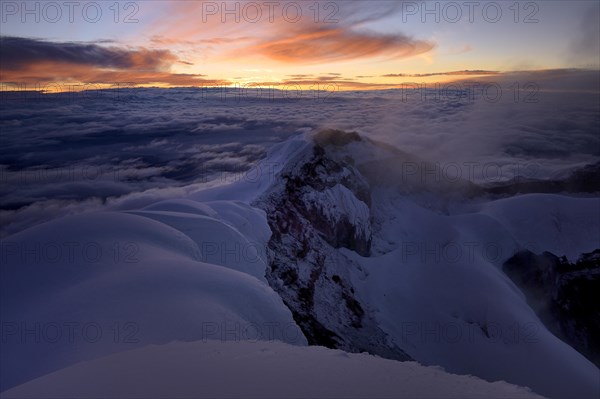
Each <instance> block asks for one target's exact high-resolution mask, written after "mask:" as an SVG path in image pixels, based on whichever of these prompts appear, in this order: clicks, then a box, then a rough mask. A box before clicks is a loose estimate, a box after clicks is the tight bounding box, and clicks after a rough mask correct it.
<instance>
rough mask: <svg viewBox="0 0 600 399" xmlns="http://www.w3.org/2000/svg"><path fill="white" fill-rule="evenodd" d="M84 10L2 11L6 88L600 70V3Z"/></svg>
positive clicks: (35, 6) (376, 83)
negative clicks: (52, 85)
mask: <svg viewBox="0 0 600 399" xmlns="http://www.w3.org/2000/svg"><path fill="white" fill-rule="evenodd" d="M490 3H491V4H490ZM73 4H74V5H73V6H72V8H70V6H66V5H65V3H64V2H60V1H59V2H43V1H42V2H39V1H37V2H36V1H28V2H22V1H18V2H10V1H7V2H2V6H1V7H2V9H1V12H2V16H1V20H2V60H1V65H0V69H1V71H0V74H1V76H0V81H1V82H2V83H5V84H6V83H11V82H13V83H14V82H17V83H26V84H36V83H37V84H44V83H48V82H65V83H66V82H69V83H76V84H111V83H116V82H127V83H132V84H135V85H143V86H214V85H235V84H241V85H244V84H256V85H277V86H281V85H295V84H300V85H311V84H316V83H319V84H333V85H336V86H338V87H339V89H341V90H343V89H377V88H390V87H394V86H396V85H398V84H399V83H402V82H444V81H449V80H455V79H464V78H466V77H472V76H482V75H485V76H489V75H492V74H497V73H506V72H510V71H524V70H540V69H562V68H583V69H598V68H599V66H600V60H599V59H598V46H599V43H598V26H599V13H600V11H599V10H600V9H599V6H598V2H596V1H543V2H542V1H538V2H520V3H514V2H512V1H497V2H472V3H466V2H455V3H452V2H433V1H428V2H398V1H354V2H350V1H338V2H328V1H320V2H314V1H310V2H301V1H297V2H289V1H285V2H282V1H272V2H266V1H257V2H248V1H242V2H226V3H223V2H221V1H219V2H202V1H169V2H168V1H137V2H127V1H121V2H119V3H118V7H117V6H115V2H114V1H107V2H97V3H93V2H73ZM469 4H471V5H469ZM515 4H516V5H515ZM117 8H118V12H117ZM259 9H260V10H259ZM317 10H318V13H317V12H316V11H317ZM236 19H237V20H236ZM36 20H37V21H36Z"/></svg>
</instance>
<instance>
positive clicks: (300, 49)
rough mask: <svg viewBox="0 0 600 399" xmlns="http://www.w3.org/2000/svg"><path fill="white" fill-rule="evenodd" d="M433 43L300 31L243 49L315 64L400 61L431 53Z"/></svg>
mask: <svg viewBox="0 0 600 399" xmlns="http://www.w3.org/2000/svg"><path fill="white" fill-rule="evenodd" d="M433 47H434V44H433V43H430V42H427V41H422V40H415V39H413V38H410V37H408V36H405V35H401V34H396V35H384V34H376V33H370V32H355V31H352V30H351V29H348V28H341V27H336V28H327V27H316V29H314V30H312V31H310V30H307V29H303V30H300V31H298V32H297V33H296V34H293V35H291V36H288V37H286V38H283V39H276V40H267V41H264V42H262V43H260V44H258V45H255V46H253V47H250V48H248V49H247V51H248V52H250V53H252V54H260V55H263V56H266V57H268V58H271V59H274V60H277V61H280V62H286V63H318V62H331V61H344V60H349V59H357V58H365V57H376V56H385V57H388V58H404V57H409V56H413V55H418V54H422V53H424V52H427V51H429V50H431V49H432V48H433Z"/></svg>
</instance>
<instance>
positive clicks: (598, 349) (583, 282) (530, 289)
mask: <svg viewBox="0 0 600 399" xmlns="http://www.w3.org/2000/svg"><path fill="white" fill-rule="evenodd" d="M503 268H504V272H505V273H506V274H507V275H508V276H509V277H510V278H511V279H512V280H513V281H514V282H515V284H517V285H518V286H519V287H520V288H521V290H522V291H523V292H524V294H525V296H526V298H527V302H528V303H529V306H531V307H532V309H533V310H534V311H535V312H536V314H537V315H538V317H539V318H540V319H541V320H542V322H543V323H544V324H545V326H546V327H547V328H548V330H550V331H551V332H552V333H553V334H554V335H556V336H557V337H559V338H561V339H562V340H563V341H565V342H566V343H568V344H569V345H571V346H572V347H573V348H574V349H576V350H577V351H578V352H579V353H581V354H582V355H584V356H585V357H587V358H588V359H589V360H590V361H592V362H593V363H594V364H596V365H597V366H599V367H600V302H598V299H597V295H598V293H599V292H600V249H597V250H595V251H594V252H591V253H587V254H583V255H582V256H581V257H580V258H579V260H578V261H577V262H575V263H570V262H569V261H568V260H567V259H566V258H565V257H561V258H559V257H557V256H556V255H554V254H552V253H550V252H544V253H542V254H539V255H536V254H534V253H532V252H530V251H521V252H519V253H517V254H515V255H514V256H513V257H512V258H510V259H509V260H507V261H506V262H505V263H504V267H503Z"/></svg>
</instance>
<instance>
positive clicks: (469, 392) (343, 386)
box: [2, 341, 541, 399]
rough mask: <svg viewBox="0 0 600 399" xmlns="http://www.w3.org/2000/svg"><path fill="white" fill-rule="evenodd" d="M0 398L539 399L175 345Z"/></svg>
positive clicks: (407, 368)
mask: <svg viewBox="0 0 600 399" xmlns="http://www.w3.org/2000/svg"><path fill="white" fill-rule="evenodd" d="M2 397H3V398H6V399H9V398H33V397H35V398H36V399H42V398H77V399H85V398H334V397H335V398H411V399H412V398H465V399H468V398H498V399H500V398H507V399H508V398H510V399H519V398H520V399H526V398H527V399H529V398H531V399H533V398H541V396H538V395H536V394H534V393H532V392H530V391H528V390H526V389H524V388H520V387H516V386H514V385H511V384H508V383H505V382H494V383H489V382H486V381H483V380H481V379H479V378H476V377H472V376H458V375H453V374H448V373H445V372H444V371H442V370H440V369H439V368H437V367H424V366H421V365H419V364H418V363H415V362H396V361H392V360H386V359H382V358H378V357H374V356H370V355H367V354H348V353H346V352H342V351H339V350H329V349H326V348H323V347H307V348H300V347H296V346H291V345H287V344H284V343H281V342H261V343H251V342H227V343H223V342H218V341H208V342H205V343H202V342H191V343H182V342H174V343H170V344H167V345H162V346H154V345H153V346H147V347H145V348H142V349H138V350H133V351H129V352H122V353H118V354H115V355H111V356H108V357H105V358H102V359H97V360H94V361H91V362H85V363H80V364H78V365H75V366H72V367H69V368H66V369H63V370H61V371H58V372H55V373H52V374H49V375H47V376H44V377H41V378H38V379H36V380H33V381H30V382H29V383H27V384H24V385H21V386H18V387H16V388H13V389H11V390H9V391H6V392H4V393H3V395H2Z"/></svg>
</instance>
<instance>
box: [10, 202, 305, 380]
mask: <svg viewBox="0 0 600 399" xmlns="http://www.w3.org/2000/svg"><path fill="white" fill-rule="evenodd" d="M167 205H168V206H167ZM185 206H188V208H185ZM159 208H160V209H163V208H164V209H167V208H168V209H171V210H172V211H158V210H154V211H152V210H143V211H139V212H131V213H126V212H119V213H118V212H97V213H89V214H82V215H77V216H73V217H66V218H62V219H58V220H55V221H52V222H49V223H46V224H42V225H38V226H35V227H33V228H30V229H27V230H25V231H23V232H21V233H18V234H16V235H13V236H11V237H8V238H7V239H5V240H3V241H2V257H3V259H2V268H1V276H0V277H1V278H0V281H1V290H0V291H1V294H0V295H1V301H0V304H1V315H2V323H3V331H2V332H3V334H2V335H3V337H2V339H3V341H2V357H1V362H2V363H1V369H2V373H1V382H2V389H6V388H8V387H11V386H14V385H16V384H19V383H23V382H25V381H27V380H30V379H32V378H35V377H38V376H40V375H43V374H46V373H48V372H52V371H55V370H58V369H60V368H63V367H66V366H69V365H72V364H74V363H76V362H79V361H82V360H88V359H93V358H96V357H99V356H104V355H107V354H109V353H113V352H118V351H122V350H127V349H132V348H135V347H141V346H145V345H148V344H164V343H166V342H170V341H172V340H182V341H192V340H199V339H208V338H213V339H223V340H228V339H231V340H243V339H271V340H272V339H279V340H282V341H287V342H290V343H294V344H298V345H304V344H306V340H305V339H304V337H303V335H302V333H301V332H300V330H299V329H298V327H297V326H296V324H295V322H294V321H293V319H292V317H291V314H290V311H289V310H288V309H287V308H286V307H285V306H284V304H283V302H282V301H281V299H280V298H279V297H278V296H277V295H276V294H275V293H274V292H273V290H271V288H269V286H268V285H267V284H266V283H265V282H264V267H265V264H264V261H263V260H262V259H261V258H260V257H255V254H254V253H250V255H248V256H249V257H247V256H246V255H245V253H244V252H243V251H241V250H239V249H235V248H250V249H254V248H255V245H258V244H255V245H254V246H251V247H247V244H248V242H249V241H253V242H256V243H260V242H263V241H264V240H265V239H266V237H267V234H268V228H266V225H265V224H264V222H263V223H262V224H254V225H253V226H247V225H244V224H247V223H248V221H251V220H256V218H257V217H259V215H260V211H257V210H252V209H250V208H249V207H247V206H244V205H242V204H235V203H231V204H216V205H215V206H214V208H213V207H211V206H210V204H198V206H197V207H196V206H195V204H190V203H189V202H186V201H175V202H172V203H169V204H164V203H163V204H157V205H155V206H154V207H153V209H159ZM200 211H205V213H206V214H205V215H202V214H201V212H200ZM207 215H212V216H207ZM240 220H244V221H245V222H244V223H242V224H240V223H241V222H240ZM236 224H238V228H236V227H235V225H236ZM240 230H241V231H243V232H245V233H246V234H248V236H245V235H243V234H242V233H240ZM251 233H254V235H252V234H251ZM222 243H226V245H228V246H229V247H228V248H229V250H230V249H231V248H234V251H233V252H231V251H230V253H225V255H223V256H221V253H220V252H219V251H220V248H219V247H220V246H221V244H222ZM236 246H237V247H236ZM245 246H246V247H245ZM203 251H204V253H203Z"/></svg>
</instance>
